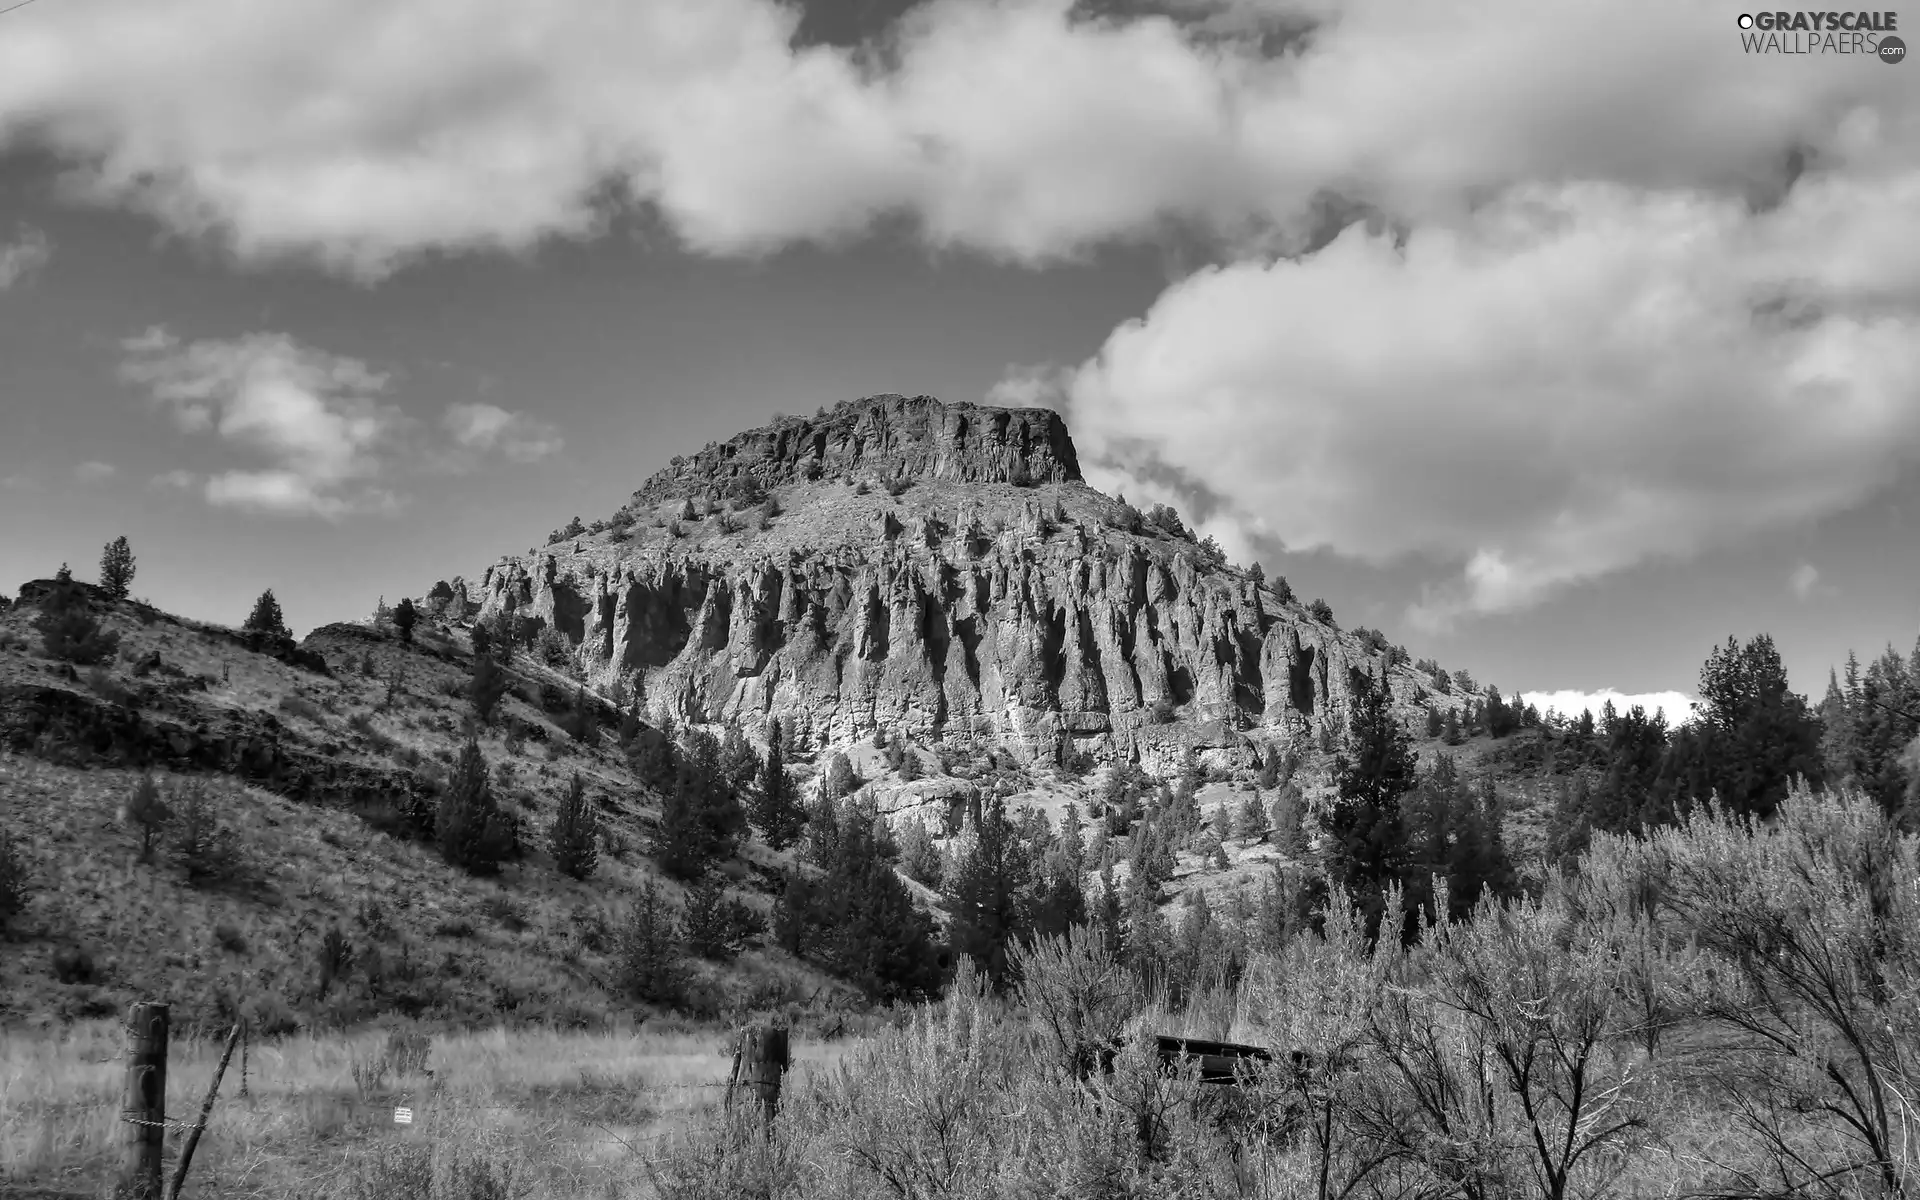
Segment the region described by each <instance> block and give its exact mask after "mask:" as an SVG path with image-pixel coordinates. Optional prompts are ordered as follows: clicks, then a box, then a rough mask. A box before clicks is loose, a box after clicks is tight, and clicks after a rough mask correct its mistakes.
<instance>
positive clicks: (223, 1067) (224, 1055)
mask: <svg viewBox="0 0 1920 1200" xmlns="http://www.w3.org/2000/svg"><path fill="white" fill-rule="evenodd" d="M239 1039H240V1023H239V1022H238V1021H235V1022H234V1024H233V1032H232V1033H229V1034H228V1035H227V1048H226V1049H225V1050H224V1051H222V1052H221V1054H220V1065H219V1066H217V1067H215V1068H214V1069H213V1082H212V1083H211V1084H209V1085H208V1086H207V1099H206V1102H205V1103H203V1104H201V1105H200V1119H199V1121H197V1122H195V1123H194V1126H193V1128H192V1129H191V1130H189V1131H188V1132H187V1144H186V1145H185V1146H183V1147H182V1148H181V1150H180V1162H179V1165H177V1166H175V1167H174V1169H173V1186H172V1187H170V1188H168V1189H167V1200H180V1189H181V1188H182V1187H185V1186H186V1182H187V1167H188V1166H189V1165H190V1164H191V1163H192V1162H193V1151H194V1147H196V1146H198V1145H199V1144H200V1134H201V1132H202V1131H203V1130H205V1129H206V1127H207V1118H208V1117H210V1116H212V1115H213V1098H214V1096H216V1095H218V1094H219V1092H220V1077H221V1076H223V1075H225V1074H226V1073H227V1063H228V1061H229V1060H231V1059H232V1058H233V1044H234V1042H236V1041H238V1040H239Z"/></svg>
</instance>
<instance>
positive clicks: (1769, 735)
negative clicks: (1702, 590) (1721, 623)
mask: <svg viewBox="0 0 1920 1200" xmlns="http://www.w3.org/2000/svg"><path fill="white" fill-rule="evenodd" d="M1898 657H1899V656H1898V655H1897V654H1896V655H1894V658H1895V660H1896V661H1897V660H1898ZM1700 698H1701V704H1702V707H1703V710H1704V712H1703V717H1704V722H1703V724H1704V732H1705V733H1706V735H1707V750H1708V758H1709V761H1710V763H1711V770H1712V775H1713V786H1714V790H1715V791H1716V792H1718V793H1719V795H1720V799H1721V802H1722V803H1724V804H1726V805H1727V806H1728V808H1729V809H1731V810H1732V811H1733V812H1736V813H1741V814H1753V815H1755V816H1760V817H1768V816H1771V815H1772V814H1773V811H1774V809H1775V807H1776V806H1778V804H1779V802H1780V800H1781V799H1782V798H1783V797H1784V796H1785V795H1786V794H1787V787H1788V784H1789V783H1790V782H1791V781H1792V779H1793V778H1794V777H1795V776H1797V775H1798V776H1805V777H1806V778H1807V779H1808V781H1809V782H1810V783H1812V784H1813V785H1814V786H1816V787H1818V786H1820V785H1821V783H1822V782H1823V776H1822V772H1821V761H1820V727H1819V723H1818V722H1817V721H1816V720H1815V719H1814V717H1813V715H1812V714H1811V713H1810V712H1809V711H1808V710H1807V702H1806V699H1805V698H1804V697H1802V696H1799V695H1796V694H1795V693H1794V692H1792V691H1790V690H1788V687H1787V673H1786V668H1785V667H1784V666H1782V665H1781V662H1780V653H1779V651H1778V650H1777V649H1775V648H1774V644H1773V639H1772V638H1771V637H1769V636H1768V635H1766V634H1764V633H1763V634H1760V635H1759V636H1757V637H1755V638H1753V639H1752V640H1751V641H1749V642H1748V643H1747V644H1746V645H1745V646H1740V645H1739V644H1737V643H1736V642H1735V640H1734V639H1733V638H1728V639H1727V644H1726V645H1725V646H1724V647H1720V648H1717V649H1715V650H1714V651H1713V653H1712V654H1710V655H1709V656H1708V658H1707V661H1706V664H1705V665H1704V666H1702V667H1701V668H1700Z"/></svg>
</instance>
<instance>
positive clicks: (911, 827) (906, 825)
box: [898, 813, 941, 888]
mask: <svg viewBox="0 0 1920 1200" xmlns="http://www.w3.org/2000/svg"><path fill="white" fill-rule="evenodd" d="M898 837H899V845H900V869H901V870H902V871H905V872H906V874H907V878H909V879H912V880H914V881H915V882H918V883H922V884H925V885H926V886H927V887H930V888H937V887H939V886H940V884H941V861H940V851H939V849H938V848H937V847H936V846H935V845H934V844H933V835H932V834H930V833H929V832H928V831H927V823H926V822H925V821H923V820H921V819H920V816H919V814H918V813H916V814H914V815H913V816H911V817H908V818H907V819H906V821H904V822H903V823H902V824H901V826H900V832H899V835H898Z"/></svg>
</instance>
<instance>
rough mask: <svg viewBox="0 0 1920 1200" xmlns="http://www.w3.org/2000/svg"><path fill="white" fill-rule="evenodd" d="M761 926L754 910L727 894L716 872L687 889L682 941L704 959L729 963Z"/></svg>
mask: <svg viewBox="0 0 1920 1200" xmlns="http://www.w3.org/2000/svg"><path fill="white" fill-rule="evenodd" d="M758 926H759V918H758V917H757V916H756V915H755V914H754V912H753V910H752V909H750V908H748V907H747V906H746V905H744V904H742V903H740V901H738V900H735V899H733V898H731V897H729V896H728V895H727V892H726V888H725V886H724V885H723V884H722V883H721V882H720V880H718V879H716V878H715V877H713V876H712V875H705V876H702V877H701V878H700V879H699V880H697V881H696V882H695V883H694V884H693V885H692V886H690V887H688V888H687V899H686V903H685V905H684V906H683V907H682V908H681V911H680V930H679V932H680V942H681V944H682V945H684V946H685V947H686V948H687V949H688V950H690V951H692V952H693V953H694V954H696V955H698V956H700V957H701V958H706V959H712V960H714V961H717V962H726V961H728V960H731V959H733V958H735V957H736V956H738V955H739V953H740V951H741V950H743V949H745V948H746V939H747V938H748V937H749V936H750V935H751V933H752V932H753V931H754V930H755V929H756V928H757V927H758Z"/></svg>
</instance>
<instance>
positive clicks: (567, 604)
mask: <svg viewBox="0 0 1920 1200" xmlns="http://www.w3.org/2000/svg"><path fill="white" fill-rule="evenodd" d="M561 533H562V537H561V539H560V540H558V541H556V542H553V543H550V544H549V545H547V546H546V547H545V548H543V549H539V550H536V551H534V552H532V553H530V554H529V555H527V556H525V557H512V558H506V559H503V560H501V561H500V562H498V563H496V564H494V565H493V566H491V567H489V568H487V569H486V571H485V572H484V573H483V574H482V575H481V577H480V580H479V582H478V583H477V584H475V583H470V582H468V581H466V580H455V581H452V582H448V583H441V584H439V585H436V587H435V588H434V590H433V595H434V596H435V597H437V598H438V599H440V600H441V601H443V602H446V603H447V604H448V607H449V608H450V609H451V615H454V616H456V617H458V616H460V615H461V614H462V613H463V612H464V615H465V616H466V617H468V618H472V619H490V618H492V617H493V616H494V615H495V614H496V613H500V612H503V611H504V612H506V613H508V614H510V615H512V616H514V617H517V618H522V622H521V625H520V628H521V629H522V631H523V633H524V632H532V631H538V630H540V629H552V630H556V631H558V633H559V634H561V635H563V636H564V638H565V639H566V641H565V647H566V649H567V651H568V652H569V653H570V654H571V655H572V656H573V657H574V659H575V660H576V662H577V664H578V666H579V667H581V668H582V669H583V670H584V671H585V673H586V676H587V678H588V680H589V681H590V682H591V684H592V685H593V686H595V687H598V688H603V689H611V688H612V687H613V685H614V684H615V682H616V681H619V682H620V683H622V684H624V686H625V687H626V688H627V689H629V690H630V691H631V692H632V694H634V695H636V696H638V697H639V698H640V699H639V702H640V703H641V704H642V705H643V707H644V709H645V710H646V711H647V713H648V714H649V715H650V716H652V717H654V718H656V719H657V718H659V717H661V716H671V717H672V718H673V719H675V720H678V721H691V722H695V723H712V722H723V721H731V720H738V721H740V722H742V723H743V724H744V725H746V726H747V727H748V728H749V729H750V730H757V729H760V728H762V727H764V725H765V723H766V720H767V719H768V718H776V717H777V718H778V719H779V720H780V722H781V724H782V728H783V729H785V730H786V731H787V733H788V736H789V737H790V738H791V739H792V740H793V741H794V742H795V744H796V745H797V746H799V747H809V746H811V747H815V748H818V747H821V746H826V745H831V744H835V743H845V742H848V741H851V740H853V739H857V738H863V737H868V736H870V735H872V734H873V732H874V731H875V730H876V729H877V730H881V731H884V732H885V733H887V734H888V735H889V736H891V735H892V734H894V733H899V734H902V735H904V736H906V737H908V738H910V739H912V740H915V741H918V742H922V743H926V744H939V743H958V744H971V745H976V746H977V745H982V744H985V745H995V746H1000V747H1004V748H1006V749H1008V750H1011V751H1012V752H1014V753H1016V754H1018V755H1020V756H1021V757H1023V758H1024V759H1025V760H1027V761H1029V762H1032V761H1047V760H1057V759H1058V758H1060V757H1061V756H1063V755H1067V754H1086V755H1091V756H1092V757H1093V758H1094V759H1096V760H1103V761H1114V760H1121V759H1126V760H1133V761H1138V762H1140V763H1141V764H1142V765H1143V766H1146V767H1148V768H1149V769H1150V770H1152V769H1166V768H1169V767H1171V766H1172V765H1173V764H1174V763H1175V762H1177V761H1178V760H1179V759H1180V758H1181V757H1183V756H1184V755H1185V753H1186V752H1187V751H1188V750H1189V749H1191V750H1193V751H1194V752H1195V753H1196V755H1197V756H1198V757H1199V759H1200V761H1201V762H1203V763H1213V764H1217V765H1236V764H1244V763H1245V762H1247V761H1249V760H1250V759H1251V757H1252V756H1253V754H1254V753H1257V752H1258V751H1259V750H1260V748H1262V747H1272V746H1293V745H1296V744H1301V743H1303V742H1304V743H1306V744H1309V745H1310V744H1312V743H1313V742H1315V741H1317V739H1318V738H1319V737H1320V735H1321V734H1322V733H1323V732H1324V731H1327V730H1329V729H1337V728H1338V724H1339V722H1340V721H1341V720H1342V719H1343V715H1344V713H1345V711H1346V701H1347V698H1348V696H1349V693H1350V690H1351V688H1352V687H1353V685H1354V681H1355V680H1356V679H1357V678H1358V677H1359V676H1360V675H1361V674H1362V673H1365V674H1368V675H1372V676H1374V677H1376V678H1378V677H1380V676H1381V675H1382V674H1383V673H1384V674H1385V676H1386V677H1387V678H1388V680H1389V681H1390V686H1391V688H1392V691H1393V695H1394V699H1395V702H1396V704H1399V705H1404V706H1406V709H1407V715H1408V716H1409V717H1411V716H1413V715H1414V714H1415V713H1417V712H1418V711H1419V709H1418V706H1419V705H1420V704H1422V703H1432V704H1437V705H1439V706H1441V707H1446V706H1449V705H1451V704H1452V703H1454V702H1455V701H1454V699H1453V698H1451V697H1447V696H1440V695H1435V696H1432V697H1428V696H1427V694H1426V692H1425V690H1424V688H1423V686H1422V685H1423V683H1424V682H1427V681H1425V680H1424V679H1423V677H1421V676H1419V675H1417V674H1415V672H1414V671H1413V670H1412V669H1411V668H1409V667H1406V666H1401V665H1390V662H1389V659H1388V657H1387V655H1386V654H1385V653H1384V652H1375V651H1372V650H1369V649H1368V648H1367V647H1366V646H1364V645H1363V644H1362V643H1361V641H1360V639H1358V638H1356V637H1354V636H1352V635H1350V634H1346V633H1343V632H1341V631H1340V630H1339V629H1337V628H1336V627H1335V626H1334V625H1333V624H1331V623H1323V622H1321V621H1318V620H1316V619H1314V617H1312V616H1311V615H1309V613H1308V612H1307V610H1306V609H1305V608H1304V607H1303V606H1302V605H1301V604H1300V603H1299V602H1298V601H1296V600H1295V599H1293V598H1292V596H1291V594H1290V593H1288V592H1287V591H1286V590H1285V584H1284V582H1282V581H1278V580H1276V581H1272V582H1271V583H1269V582H1268V581H1264V580H1262V579H1261V578H1260V577H1259V575H1258V573H1257V572H1250V571H1248V570H1245V569H1242V568H1238V567H1235V566H1232V565H1229V564H1228V563H1227V562H1226V561H1225V560H1224V558H1223V557H1222V556H1221V555H1220V554H1219V552H1218V550H1217V549H1215V548H1214V547H1213V546H1212V545H1211V543H1209V542H1200V541H1196V540H1195V539H1194V537H1193V536H1192V535H1191V534H1190V533H1189V532H1187V531H1186V530H1185V529H1184V528H1183V527H1181V526H1180V523H1179V521H1178V519H1177V518H1175V517H1171V515H1170V514H1169V515H1167V516H1164V517H1158V516H1157V515H1155V516H1150V517H1149V518H1148V519H1144V520H1143V519H1142V517H1141V515H1140V514H1139V513H1138V512H1136V511H1135V510H1133V509H1132V508H1130V507H1129V506H1128V505H1126V504H1125V503H1124V502H1123V501H1121V500H1119V499H1116V498H1113V497H1109V496H1106V495H1104V494H1102V493H1100V492H1098V491H1096V490H1094V489H1093V488H1090V487H1088V486H1087V485H1086V483H1085V482H1084V480H1083V479H1082V477H1081V474H1080V467H1079V459H1078V456H1077V454H1076V453H1075V451H1074V445H1073V439H1072V436H1071V435H1070V433H1069V432H1068V430H1067V427H1066V424H1065V422H1064V421H1063V420H1062V418H1061V417H1060V416H1059V414H1057V413H1054V412H1050V411H1045V410H1039V409H1005V408H990V407H983V406H979V405H973V404H965V403H943V402H941V401H939V400H936V399H934V398H932V397H929V396H916V397H911V398H908V397H902V396H897V395H884V396H873V397H868V398H866V399H862V400H856V401H851V402H848V403H844V404H842V405H840V406H839V407H837V408H835V409H833V410H831V411H825V410H823V411H822V412H821V413H820V414H819V415H817V416H815V417H812V418H802V417H781V418H777V419H776V420H775V421H774V422H773V423H772V424H770V425H768V426H766V427H765V428H761V429H755V430H751V431H748V432H746V433H742V434H740V435H738V436H736V437H733V438H731V439H729V440H727V441H725V442H720V443H715V444H712V445H709V446H707V447H706V448H705V449H704V450H702V451H700V452H699V453H698V454H695V455H692V456H690V457H676V458H675V459H673V460H672V462H671V464H670V465H669V466H668V467H667V468H666V469H665V470H663V471H661V472H659V473H658V474H656V475H655V476H653V477H652V478H651V479H649V480H647V481H646V482H645V483H644V484H642V485H641V487H640V488H639V490H637V491H636V492H634V493H633V497H632V499H631V500H630V501H629V502H628V503H627V504H626V505H625V506H624V507H623V508H622V509H621V510H620V511H619V512H618V513H616V514H614V516H613V517H612V518H610V519H608V520H604V521H597V522H594V523H593V524H592V525H589V526H584V527H580V526H577V525H576V526H575V527H573V528H570V529H568V530H564V531H561ZM549 641H550V642H551V639H549Z"/></svg>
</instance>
